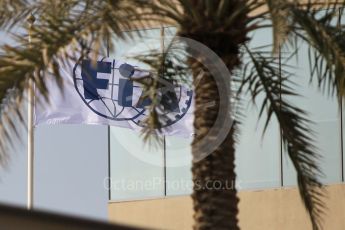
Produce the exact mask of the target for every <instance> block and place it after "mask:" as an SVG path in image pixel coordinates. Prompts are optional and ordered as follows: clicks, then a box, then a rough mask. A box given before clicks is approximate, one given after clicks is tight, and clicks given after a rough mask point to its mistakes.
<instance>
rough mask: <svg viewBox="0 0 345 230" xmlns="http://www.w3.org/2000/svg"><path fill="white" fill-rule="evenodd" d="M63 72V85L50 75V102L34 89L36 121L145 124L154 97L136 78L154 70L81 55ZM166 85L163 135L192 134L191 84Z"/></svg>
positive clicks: (37, 122) (47, 81)
mask: <svg viewBox="0 0 345 230" xmlns="http://www.w3.org/2000/svg"><path fill="white" fill-rule="evenodd" d="M60 73H61V77H62V81H63V85H62V87H63V88H62V90H60V88H59V87H58V85H57V82H56V80H55V79H54V76H48V77H47V78H46V79H45V82H46V85H47V88H48V93H49V94H48V98H49V100H48V101H49V103H48V102H46V101H45V100H44V99H43V98H42V95H40V93H39V92H38V90H35V95H36V100H35V107H34V117H35V121H34V122H35V125H39V124H99V125H110V126H118V127H125V128H129V129H133V130H136V131H140V130H141V129H142V128H143V126H144V122H143V121H144V120H145V119H146V118H147V116H148V115H149V112H148V111H147V108H148V106H149V105H150V103H151V100H150V99H149V98H148V97H143V94H144V90H143V85H142V84H140V83H139V81H136V80H135V79H136V78H137V79H139V78H143V77H148V76H150V75H149V72H147V71H143V70H140V69H139V67H138V66H134V65H131V64H130V63H125V62H122V61H119V60H115V59H111V58H99V59H98V61H97V62H92V61H90V60H88V59H85V60H82V61H80V62H78V63H77V64H75V65H74V66H73V65H72V66H71V68H70V69H66V68H64V69H61V70H60ZM163 85H164V84H163ZM162 89H163V90H162V91H161V94H160V95H161V96H160V98H161V100H165V102H166V103H165V105H164V109H163V111H162V113H164V115H165V116H164V117H166V118H167V119H166V122H165V124H164V128H163V129H162V130H163V134H164V135H177V136H184V137H190V136H191V135H192V133H193V110H194V109H193V91H192V89H191V87H189V86H187V85H181V84H180V85H177V84H174V83H171V82H170V83H169V86H168V87H163V88H162ZM158 90H159V89H158ZM142 98H144V99H142ZM37 99H38V100H37Z"/></svg>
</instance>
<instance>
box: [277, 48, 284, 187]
mask: <svg viewBox="0 0 345 230" xmlns="http://www.w3.org/2000/svg"><path fill="white" fill-rule="evenodd" d="M278 52H279V53H278V58H279V60H278V61H279V82H280V85H279V88H280V92H281V89H282V88H281V87H282V85H281V84H282V66H281V65H282V63H281V60H282V58H281V46H279V51H278ZM279 100H280V101H281V100H282V95H281V93H280V94H279ZM279 109H280V110H281V105H280V107H279ZM279 137H280V138H279V141H280V157H279V159H280V162H279V166H280V172H279V173H280V187H284V168H283V138H282V130H281V128H280V124H279Z"/></svg>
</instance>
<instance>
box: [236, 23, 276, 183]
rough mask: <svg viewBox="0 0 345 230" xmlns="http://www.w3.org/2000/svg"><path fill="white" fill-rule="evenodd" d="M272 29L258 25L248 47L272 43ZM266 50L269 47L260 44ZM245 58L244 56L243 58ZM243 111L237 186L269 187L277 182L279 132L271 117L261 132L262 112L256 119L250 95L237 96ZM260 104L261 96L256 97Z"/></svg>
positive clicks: (257, 111)
mask: <svg viewBox="0 0 345 230" xmlns="http://www.w3.org/2000/svg"><path fill="white" fill-rule="evenodd" d="M271 34H272V30H271V29H262V30H259V31H257V32H255V33H253V34H251V36H250V37H251V38H252V40H251V42H250V47H251V48H257V47H262V46H266V45H269V44H271V43H272V40H271V38H272V35H271ZM261 50H262V51H263V50H267V51H270V50H271V48H261ZM246 61H248V59H245V60H244V62H246ZM241 100H242V104H243V108H244V110H243V111H241V112H242V113H243V114H244V117H243V119H242V120H241V124H240V125H239V137H238V143H237V145H236V161H235V163H236V169H235V170H236V173H237V186H238V188H239V189H256V188H271V187H278V186H280V163H279V162H280V136H279V126H278V123H277V121H276V120H275V118H272V119H271V122H270V125H269V127H268V129H267V130H266V133H265V135H264V136H262V134H263V126H264V123H265V121H266V116H265V114H263V117H262V118H261V120H260V121H258V119H259V118H258V117H259V110H260V108H259V107H255V106H252V103H251V102H250V100H251V96H250V95H246V96H244V97H242V98H241ZM256 102H257V103H256V104H257V105H258V106H260V105H261V104H262V102H263V97H258V98H257V99H256Z"/></svg>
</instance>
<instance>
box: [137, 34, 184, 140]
mask: <svg viewBox="0 0 345 230" xmlns="http://www.w3.org/2000/svg"><path fill="white" fill-rule="evenodd" d="M186 57H187V54H186V53H185V48H184V47H182V45H181V43H179V42H176V43H175V42H174V40H172V41H170V43H169V44H167V45H166V48H165V49H164V51H163V52H162V51H161V50H150V51H148V52H147V53H144V54H140V55H136V56H135V57H133V58H135V59H137V60H138V61H140V62H142V63H144V64H146V65H147V66H149V68H150V69H149V70H148V71H149V72H150V73H151V74H150V76H149V77H148V78H143V79H138V80H137V81H138V82H139V83H140V84H142V85H143V92H144V95H143V98H142V99H141V100H145V99H149V100H150V101H151V103H150V105H149V106H148V109H147V111H149V114H148V118H147V119H146V120H144V121H143V126H144V128H143V130H142V133H143V135H144V140H148V139H149V138H150V137H159V134H161V133H162V132H163V128H164V127H165V126H167V122H169V120H173V117H169V113H166V111H165V109H164V108H166V107H167V105H166V101H165V100H161V99H162V96H163V95H162V93H166V92H169V91H173V90H174V85H182V84H183V85H188V86H191V79H190V76H191V69H190V68H188V66H187V64H186ZM170 116H171V115H170ZM167 128H168V127H167ZM151 134H158V135H153V136H152V135H151Z"/></svg>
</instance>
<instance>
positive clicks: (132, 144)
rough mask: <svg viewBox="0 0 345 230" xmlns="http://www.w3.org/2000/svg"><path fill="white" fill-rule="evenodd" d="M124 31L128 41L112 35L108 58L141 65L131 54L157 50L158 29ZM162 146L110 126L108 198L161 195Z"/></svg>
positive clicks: (162, 176) (126, 198) (138, 135)
mask: <svg viewBox="0 0 345 230" xmlns="http://www.w3.org/2000/svg"><path fill="white" fill-rule="evenodd" d="M140 32H141V35H140V36H139V34H138V33H137V32H136V31H131V32H126V33H124V34H125V36H127V37H130V40H128V41H122V40H120V39H119V38H115V40H114V41H115V42H114V44H115V50H114V51H113V52H111V53H110V55H109V56H110V57H111V58H115V59H118V60H120V61H126V62H128V63H130V64H132V65H138V66H140V68H145V67H146V66H145V65H143V63H139V62H138V61H137V60H136V59H135V58H134V57H135V56H136V55H143V54H145V53H146V52H147V51H148V50H151V49H159V50H160V36H161V35H160V29H152V30H143V31H140ZM163 152H164V151H163V146H153V145H150V144H144V142H143V139H142V136H140V133H138V132H135V131H132V130H130V129H125V128H118V127H110V179H111V180H110V181H111V185H112V186H111V192H110V197H111V200H133V199H142V198H149V197H159V196H164V170H163Z"/></svg>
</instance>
